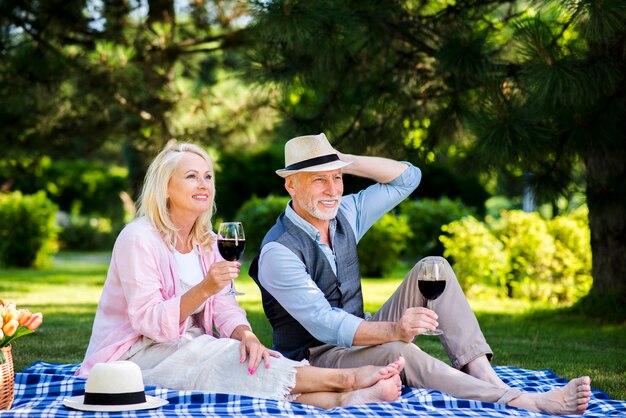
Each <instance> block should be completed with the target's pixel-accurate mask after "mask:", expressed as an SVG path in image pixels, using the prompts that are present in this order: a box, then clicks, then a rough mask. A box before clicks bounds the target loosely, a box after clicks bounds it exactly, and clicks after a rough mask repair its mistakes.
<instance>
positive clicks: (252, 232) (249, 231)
mask: <svg viewBox="0 0 626 418" xmlns="http://www.w3.org/2000/svg"><path fill="white" fill-rule="evenodd" d="M289 200H290V198H289V197H287V196H284V197H283V196H280V197H279V196H273V195H270V196H267V197H265V198H259V197H256V196H253V197H252V198H251V199H250V200H248V201H247V202H246V203H244V204H243V206H241V208H240V209H239V211H238V212H237V215H236V216H235V219H237V220H239V221H241V222H243V226H244V229H245V231H246V254H247V255H248V256H249V257H254V256H255V255H256V253H257V252H258V251H259V248H260V247H261V242H262V241H263V237H265V234H266V233H267V231H269V230H270V228H271V227H272V226H274V224H275V223H276V218H278V215H280V214H281V213H282V212H283V211H284V210H285V207H287V203H288V202H289Z"/></svg>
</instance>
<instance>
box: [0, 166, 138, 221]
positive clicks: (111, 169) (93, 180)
mask: <svg viewBox="0 0 626 418" xmlns="http://www.w3.org/2000/svg"><path fill="white" fill-rule="evenodd" d="M10 168H11V165H10V164H9V163H8V162H4V163H2V162H0V183H3V181H6V180H7V179H13V177H12V175H13V171H14V170H13V171H12V170H11V169H10ZM12 188H13V190H19V191H21V192H22V193H24V194H30V193H36V192H37V191H39V190H43V191H45V192H46V194H47V196H48V198H49V199H50V200H51V201H53V202H54V203H55V204H56V205H57V206H58V207H59V209H60V210H62V211H65V212H71V213H72V214H74V215H78V214H83V215H90V216H99V217H106V218H110V219H112V220H113V221H114V222H117V221H123V220H124V216H125V212H124V205H123V202H122V200H121V199H120V198H119V195H120V193H121V192H124V191H126V190H128V180H127V170H126V168H123V167H118V166H115V165H113V164H109V163H98V162H93V161H87V160H82V159H77V160H59V161H52V160H51V159H49V158H43V159H41V161H40V162H39V163H38V164H36V165H33V166H32V167H29V169H28V171H25V172H22V173H21V175H20V176H16V177H15V178H14V184H13V186H12Z"/></svg>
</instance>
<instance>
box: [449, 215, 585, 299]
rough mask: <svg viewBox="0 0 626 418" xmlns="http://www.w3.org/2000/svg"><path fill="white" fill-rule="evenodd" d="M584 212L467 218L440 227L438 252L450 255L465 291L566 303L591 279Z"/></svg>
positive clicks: (583, 289)
mask: <svg viewBox="0 0 626 418" xmlns="http://www.w3.org/2000/svg"><path fill="white" fill-rule="evenodd" d="M585 211H586V209H580V210H579V211H577V212H575V213H573V214H571V215H566V216H558V217H555V218H554V219H552V220H547V221H546V220H544V219H543V218H541V217H540V216H539V215H538V214H536V213H526V212H522V211H518V210H512V211H503V212H502V213H501V216H500V218H498V219H495V218H492V217H487V220H486V223H482V222H479V221H478V220H476V219H475V218H473V217H467V218H464V219H462V220H461V221H456V222H452V223H451V224H449V225H446V226H444V227H443V229H444V231H445V232H446V235H445V236H442V237H441V241H442V243H443V244H444V247H445V253H444V255H445V256H446V257H452V259H453V261H454V266H455V270H456V271H457V273H458V278H459V281H460V282H461V284H462V286H463V288H464V289H466V290H468V291H470V292H476V293H481V292H485V291H487V292H491V293H493V292H494V291H495V292H496V293H497V294H499V295H500V296H508V297H512V298H521V299H528V300H539V301H549V302H559V303H562V302H566V303H571V302H574V301H576V300H578V299H580V298H581V297H582V296H584V295H586V294H587V293H588V292H589V290H590V288H591V283H592V278H591V247H590V241H589V227H588V225H587V223H586V222H585V221H583V219H584V218H583V217H582V215H581V212H582V213H584V212H585Z"/></svg>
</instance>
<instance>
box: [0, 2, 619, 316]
mask: <svg viewBox="0 0 626 418" xmlns="http://www.w3.org/2000/svg"><path fill="white" fill-rule="evenodd" d="M0 16H2V19H1V20H0V57H1V59H0V102H1V103H2V104H3V105H2V106H0V124H1V125H2V126H3V129H2V130H1V131H0V143H2V144H3V145H4V150H5V152H4V155H3V157H2V159H1V161H0V172H3V173H10V176H13V179H11V178H8V179H7V178H4V179H3V181H4V185H3V187H4V188H10V187H11V184H14V181H15V178H17V177H18V176H20V175H21V174H24V173H27V172H29V171H30V172H32V171H33V170H35V169H37V167H39V166H40V163H41V161H42V160H41V158H42V156H43V155H49V156H51V158H53V159H56V158H74V157H77V156H80V157H83V158H93V159H99V160H100V161H104V162H108V163H111V162H117V163H120V164H124V165H126V166H127V167H128V172H129V180H130V187H131V190H132V192H133V193H134V194H135V196H136V194H137V192H138V190H139V188H140V185H141V182H142V180H143V175H144V170H145V167H146V162H147V161H149V159H150V158H151V156H152V155H153V154H154V153H155V152H156V151H157V150H158V149H159V148H161V147H162V146H163V145H164V144H165V143H166V142H167V141H169V140H170V139H172V138H176V139H189V140H193V141H195V142H199V143H203V144H205V145H207V146H210V147H211V148H212V149H213V150H214V152H215V153H216V155H218V156H219V155H223V156H224V162H228V164H231V165H232V164H234V163H232V161H231V158H232V157H233V156H235V157H236V156H237V153H238V152H242V151H245V152H246V153H250V155H248V156H246V157H242V159H241V160H240V161H249V162H250V164H256V162H257V161H262V162H264V163H268V162H269V160H268V159H267V157H269V158H275V157H276V155H277V152H276V149H278V148H280V146H281V145H282V143H283V142H284V140H285V139H286V138H289V137H290V136H292V135H299V134H303V133H317V132H322V131H324V132H326V134H327V135H328V136H329V138H330V139H331V141H332V142H333V145H335V146H336V147H337V148H338V149H341V150H342V151H346V152H360V153H368V154H377V155H383V156H390V157H394V158H405V159H408V160H410V161H414V162H416V163H418V164H419V165H421V166H422V167H423V168H424V171H425V172H431V173H434V172H437V167H441V166H447V167H452V169H453V170H455V171H457V172H458V173H460V174H462V175H469V174H473V175H475V176H482V178H483V179H484V178H486V177H487V176H492V177H493V178H497V179H507V178H520V177H521V176H522V175H523V174H524V173H526V178H528V179H530V180H531V185H532V187H533V188H534V190H535V193H536V194H537V196H538V197H539V198H540V199H544V200H545V199H554V198H555V197H556V196H558V195H559V194H564V193H569V192H571V189H572V188H576V187H578V188H580V189H581V190H583V191H584V193H585V196H586V199H587V204H588V206H589V224H590V227H591V244H592V249H593V276H594V286H593V291H592V295H591V298H590V300H592V299H593V298H599V299H602V298H604V300H612V301H614V302H617V303H619V304H620V305H621V306H626V282H625V281H624V280H623V277H626V261H624V254H625V253H626V238H625V237H626V231H625V228H626V204H625V199H626V197H625V196H626V183H625V182H626V180H625V179H626V176H625V173H624V170H625V167H626V161H625V160H626V146H625V145H626V144H625V142H626V128H625V126H624V124H625V121H624V119H625V118H624V115H625V114H626V112H625V111H626V95H625V89H626V87H625V86H626V83H624V78H625V74H626V68H625V67H626V53H625V52H624V51H626V2H624V1H623V0H604V1H602V2H597V1H593V0H562V1H557V0H546V1H532V0H518V1H505V0H475V1H454V0H446V1H435V0H403V1H399V0H389V1H382V2H381V1H372V0H319V1H315V2H307V1H297V0H296V1H294V0H275V1H272V0H249V1H246V2H242V1H236V0H227V1H210V0H194V1H187V2H185V1H174V0H145V1H142V0H103V1H91V0H68V1H65V0H64V1H60V0H49V1H40V0H3V1H2V2H1V3H0ZM268 144H269V147H270V150H269V151H267V146H268ZM273 144H275V148H273V149H272V145H273ZM120 150H122V151H120ZM259 152H260V153H261V154H259ZM263 152H267V154H262V153H263ZM229 161H230V162H229ZM235 165H236V164H235ZM268 165H269V164H268ZM218 166H219V161H218ZM243 167H246V168H247V167H248V166H246V165H243ZM5 177H6V176H5ZM255 180H256V179H255ZM580 182H583V183H584V185H583V184H579V183H580ZM255 184H256V183H255ZM259 184H261V183H259ZM262 186H263V184H261V185H259V186H258V187H257V186H253V188H254V187H257V188H259V190H263V192H264V193H266V192H269V191H271V190H272V187H269V188H265V187H262ZM246 193H254V190H250V188H246ZM230 210H231V211H232V210H234V207H233V208H230ZM607 298H608V299H607Z"/></svg>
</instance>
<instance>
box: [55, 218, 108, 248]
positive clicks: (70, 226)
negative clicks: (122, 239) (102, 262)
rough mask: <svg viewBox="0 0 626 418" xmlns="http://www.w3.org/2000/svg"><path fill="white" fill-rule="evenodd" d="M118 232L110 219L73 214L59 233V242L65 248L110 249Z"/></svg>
mask: <svg viewBox="0 0 626 418" xmlns="http://www.w3.org/2000/svg"><path fill="white" fill-rule="evenodd" d="M118 233H119V231H118V230H114V228H113V226H112V224H111V220H110V219H107V218H87V217H83V216H71V217H70V218H69V222H68V223H67V224H66V225H63V228H62V230H61V232H60V234H59V244H60V246H61V248H62V249H64V250H75V251H92V250H110V249H112V248H113V244H114V243H115V238H116V237H117V234H118Z"/></svg>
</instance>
